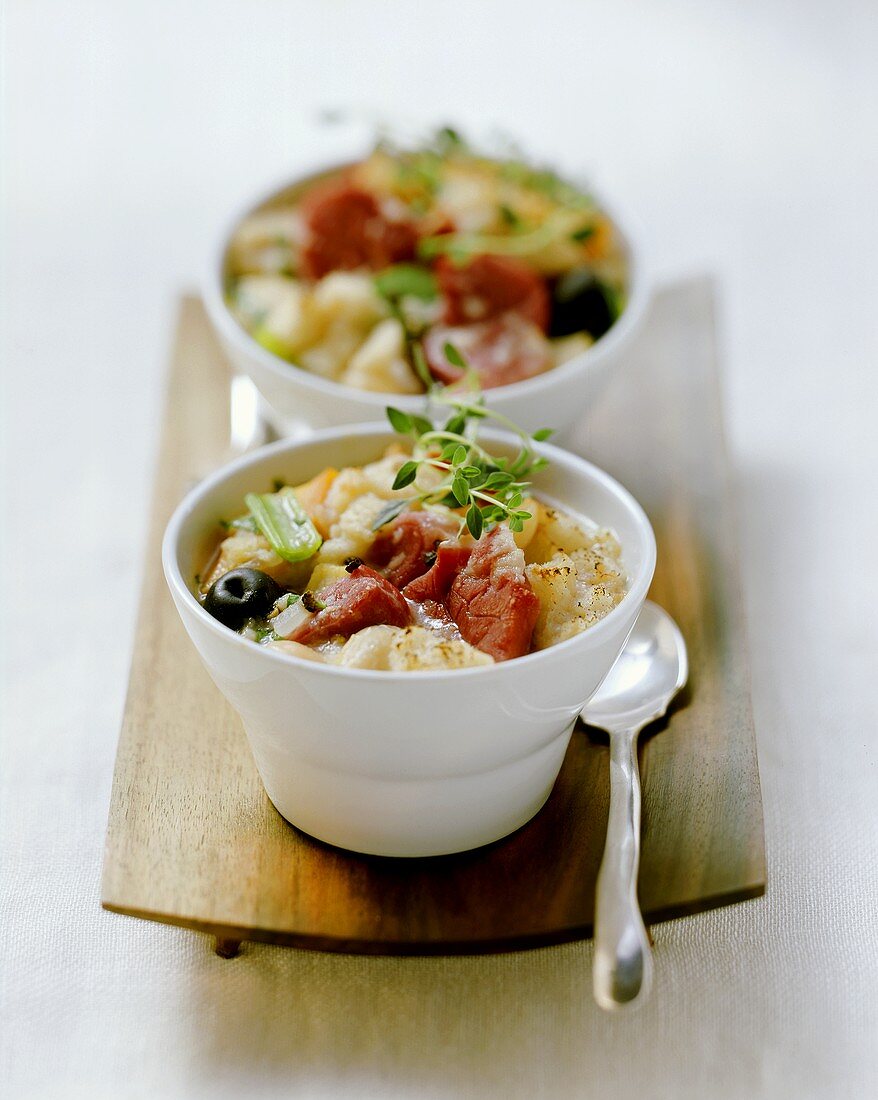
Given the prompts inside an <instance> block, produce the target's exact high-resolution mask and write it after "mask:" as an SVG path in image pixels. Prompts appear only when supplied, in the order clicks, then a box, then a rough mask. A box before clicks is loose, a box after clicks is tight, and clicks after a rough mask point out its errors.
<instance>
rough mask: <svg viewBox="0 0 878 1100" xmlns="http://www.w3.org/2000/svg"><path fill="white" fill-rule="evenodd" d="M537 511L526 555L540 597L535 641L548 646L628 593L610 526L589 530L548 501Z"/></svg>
mask: <svg viewBox="0 0 878 1100" xmlns="http://www.w3.org/2000/svg"><path fill="white" fill-rule="evenodd" d="M538 515H539V522H538V524H537V530H536V533H535V535H534V536H533V538H532V539H531V541H530V543H529V545H528V546H527V547H526V549H525V558H526V560H527V562H528V563H529V564H528V566H527V569H526V573H527V576H528V580H529V581H530V583H531V587H532V588H533V590H534V592H536V594H537V596H538V597H539V600H540V615H539V618H538V619H537V625H536V628H535V630H534V646H535V648H537V649H545V648H546V647H547V646H550V645H556V644H557V643H558V642H563V641H565V639H567V638H572V637H573V636H574V635H575V634H579V633H580V632H581V631H583V630H586V629H587V628H588V627H589V626H591V625H592V624H594V623H596V622H597V621H598V620H599V619H602V618H603V617H604V616H605V615H606V614H607V613H608V612H609V611H611V610H612V609H613V608H614V607H615V606H616V604H617V603H618V602H619V601H620V600H621V599H622V597H623V596H624V595H625V591H626V578H625V572H624V570H623V568H622V550H621V547H620V546H619V542H618V540H617V538H616V536H615V535H614V534H613V533H612V531H609V530H607V529H606V528H598V529H595V530H592V531H588V530H586V529H585V528H584V527H583V526H582V525H581V524H580V523H579V522H578V521H577V520H576V518H575V517H574V516H571V515H569V514H567V513H565V512H558V511H556V510H555V509H554V508H548V507H546V506H545V505H538Z"/></svg>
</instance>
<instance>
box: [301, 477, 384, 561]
mask: <svg viewBox="0 0 878 1100" xmlns="http://www.w3.org/2000/svg"><path fill="white" fill-rule="evenodd" d="M345 473H347V471H346V470H343V471H342V472H341V474H339V476H338V478H337V479H336V483H337V482H338V481H339V480H340V479H341V478H342V477H344V475H345ZM384 504H385V501H384V499H383V498H382V497H379V496H376V495H375V493H369V492H367V493H363V495H362V496H357V497H356V498H355V499H354V500H353V501H352V502H351V503H350V504H349V505H348V506H347V507H346V508H345V509H344V511H342V512H341V514H340V515H339V517H338V519H337V520H336V522H335V523H333V525H332V527H331V528H330V529H329V538H328V539H327V540H326V542H324V544H323V545H322V546H321V547H320V549H319V550H318V551H317V557H316V559H314V560H316V561H317V563H318V564H319V565H342V564H343V563H344V562H345V561H346V560H347V559H348V558H365V557H366V556H367V554H368V553H369V548H370V547H371V545H372V543H373V542H374V541H375V532H374V531H373V530H372V524H373V523H374V522H375V520H376V519H377V517H378V513H379V512H380V511H381V509H382V508H383V507H384Z"/></svg>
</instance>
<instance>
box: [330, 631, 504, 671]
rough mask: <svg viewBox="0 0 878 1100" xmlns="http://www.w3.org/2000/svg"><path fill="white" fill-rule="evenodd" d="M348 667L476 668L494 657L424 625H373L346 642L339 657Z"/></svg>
mask: <svg viewBox="0 0 878 1100" xmlns="http://www.w3.org/2000/svg"><path fill="white" fill-rule="evenodd" d="M338 663H339V664H340V665H342V666H344V667H345V668H373V669H384V670H388V671H391V672H412V671H427V670H438V669H451V668H474V667H476V666H477V665H491V664H493V663H494V659H493V658H492V657H489V656H488V654H487V653H482V652H481V650H478V649H476V648H475V647H474V646H471V645H469V644H468V643H467V642H464V641H463V640H462V639H447V638H442V637H439V636H438V635H437V634H434V633H433V632H432V631H430V630H426V629H425V628H424V627H422V626H409V627H406V628H405V629H401V628H400V627H398V626H369V627H366V629H365V630H358V631H357V633H356V634H352V635H351V637H350V638H349V639H348V640H347V642H345V644H344V646H343V647H342V650H341V653H340V654H339V656H338Z"/></svg>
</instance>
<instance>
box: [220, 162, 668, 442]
mask: <svg viewBox="0 0 878 1100" xmlns="http://www.w3.org/2000/svg"><path fill="white" fill-rule="evenodd" d="M343 167H345V165H344V164H338V165H335V166H332V167H330V166H326V165H324V166H323V168H322V169H320V170H316V171H312V172H309V173H306V174H303V175H302V176H300V177H299V178H298V179H296V180H293V181H287V182H286V183H285V184H282V185H279V186H275V187H273V188H271V189H270V190H268V191H267V192H265V193H264V194H263V195H262V196H261V197H260V198H258V199H257V200H255V201H253V200H251V201H250V202H248V203H247V204H246V205H245V206H244V208H243V209H241V210H239V211H238V212H237V213H236V214H235V216H234V217H233V218H232V219H231V220H230V221H229V223H228V224H227V226H226V227H225V229H224V230H223V232H222V233H221V234H220V236H219V239H218V240H217V243H216V246H215V248H214V252H213V255H212V257H211V260H210V264H209V268H208V272H207V276H206V279H205V282H204V288H203V294H204V302H205V306H206V308H207V312H208V315H209V317H210V320H211V322H212V324H213V327H214V329H215V330H216V332H217V335H218V336H219V339H220V341H221V343H222V345H223V347H224V348H225V350H226V353H227V354H228V356H229V358H230V359H231V361H232V363H233V365H234V367H235V368H236V369H237V370H238V371H240V372H241V373H243V374H246V375H248V376H249V377H250V379H251V380H252V381H253V383H254V384H255V386H256V388H257V389H258V390H259V393H260V394H261V396H262V398H263V400H264V402H265V406H264V408H263V413H264V415H265V416H266V418H267V419H268V420H270V421H271V423H272V425H273V426H274V427H275V428H276V429H277V430H278V431H279V432H280V434H281V435H288V436H302V435H303V434H305V429H309V428H322V427H330V426H333V425H336V424H357V423H363V422H364V421H370V420H375V419H376V417H380V416H382V415H383V412H384V406H385V405H386V404H387V403H388V401H389V400H390V397H391V395H389V394H386V393H372V392H369V391H367V390H358V389H354V388H353V387H352V386H345V385H342V384H341V383H339V382H332V381H329V380H328V379H325V378H321V377H320V376H319V375H316V374H312V373H311V372H310V371H307V370H304V369H302V368H301V367H296V366H294V365H293V364H292V363H288V362H286V360H284V359H281V358H280V357H279V356H277V355H273V354H272V353H271V352H270V351H268V350H266V349H265V348H264V347H262V345H261V344H259V343H258V342H257V341H256V340H254V339H253V337H252V336H251V335H250V334H249V333H248V332H247V330H246V329H245V328H244V327H243V326H242V325H241V324H240V323H239V322H238V321H237V320H236V318H235V317H234V315H233V314H232V312H231V310H230V309H229V307H228V305H227V304H226V300H225V294H224V283H225V264H226V254H227V252H228V247H229V243H230V241H231V239H232V236H233V234H234V232H235V230H236V229H237V228H238V226H239V225H240V224H241V222H242V221H243V220H244V218H246V217H247V216H248V215H249V214H252V213H254V212H255V211H256V210H258V209H260V208H262V207H263V206H264V205H265V204H266V203H269V202H270V201H272V200H275V199H278V198H279V197H280V196H282V195H283V196H288V197H293V196H295V194H296V193H297V192H298V191H299V190H300V189H301V188H303V187H304V186H306V185H307V183H308V182H309V181H311V180H314V179H317V178H319V177H320V176H323V175H326V174H328V173H331V172H334V171H337V170H338V169H340V168H343ZM597 201H598V205H599V206H600V207H601V209H602V210H604V211H606V213H607V214H608V215H609V216H610V218H611V219H612V220H613V223H614V224H615V226H616V228H617V230H618V232H619V234H620V236H621V239H622V242H623V246H624V248H625V251H626V253H627V257H628V268H629V276H628V277H629V287H628V301H627V304H626V306H625V309H624V310H623V312H622V314H621V316H620V317H619V319H618V320H617V321H616V323H615V324H614V325H613V327H612V328H611V329H610V330H609V331H608V332H607V333H605V334H604V335H603V336H602V337H601V338H600V339H599V340H597V341H595V343H594V344H593V345H592V347H590V348H589V349H588V351H586V352H584V353H583V354H582V355H578V356H575V357H574V358H573V359H571V360H569V361H568V362H566V363H563V364H562V365H561V366H559V367H555V368H553V369H552V370H549V371H546V372H545V373H544V374H541V375H538V376H537V377H536V378H530V379H527V380H526V381H524V382H514V383H512V384H511V385H509V386H499V387H497V388H495V389H491V390H488V391H487V400H488V402H489V403H490V405H491V406H492V407H493V408H495V409H497V410H498V411H499V412H502V413H503V414H504V415H506V416H508V417H510V418H511V419H512V420H513V421H514V422H515V423H516V424H521V425H522V426H523V427H525V428H529V429H530V430H532V431H535V430H536V429H538V428H543V427H546V426H551V427H553V428H555V429H556V431H557V432H558V433H559V435H563V434H564V433H565V432H566V431H567V430H568V429H570V428H571V427H572V426H573V424H575V422H576V421H577V420H578V419H579V417H580V416H581V414H582V412H583V410H584V409H585V408H586V407H587V406H588V405H589V404H590V403H591V402H593V401H594V400H595V398H596V396H597V394H598V393H599V391H600V388H601V386H602V385H603V383H604V381H605V380H606V379H607V377H608V376H609V375H610V374H611V373H612V371H613V370H614V369H615V368H616V367H617V366H619V365H620V363H621V362H622V361H623V360H624V357H625V353H626V351H627V349H628V347H629V345H630V343H631V341H632V338H633V337H634V335H635V333H636V332H637V331H638V329H639V328H640V327H641V323H642V321H643V319H644V316H645V314H646V309H647V306H648V303H649V289H648V284H647V278H646V274H645V272H644V265H643V260H642V257H641V254H640V251H639V249H637V248H635V247H634V245H633V242H632V240H631V237H630V234H629V232H628V230H627V228H626V226H625V223H624V222H623V221H620V220H619V218H618V216H617V215H616V213H615V212H614V210H613V209H612V207H610V206H608V205H607V204H606V203H605V202H604V201H603V199H601V198H600V197H598V200H597ZM392 403H393V404H394V405H396V406H397V407H398V408H400V409H405V410H406V411H408V412H421V411H422V410H423V404H424V398H423V397H422V396H411V395H406V394H399V395H393V398H392Z"/></svg>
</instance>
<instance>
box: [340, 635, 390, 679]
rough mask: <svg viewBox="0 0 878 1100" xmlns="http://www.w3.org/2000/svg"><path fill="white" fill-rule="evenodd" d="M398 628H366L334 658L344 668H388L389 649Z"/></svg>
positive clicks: (352, 637) (351, 637) (350, 640)
mask: <svg viewBox="0 0 878 1100" xmlns="http://www.w3.org/2000/svg"><path fill="white" fill-rule="evenodd" d="M398 631H399V627H398V626H367V627H366V628H365V629H363V630H358V631H357V632H356V634H352V635H351V636H350V638H348V640H347V641H346V642H345V644H344V645H343V646H342V649H341V652H340V653H339V654H338V657H337V658H336V659H337V661H338V663H339V664H340V665H342V667H344V668H380V669H387V668H390V647H391V645H392V644H393V639H394V636H395V635H396V633H397V632H398Z"/></svg>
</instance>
